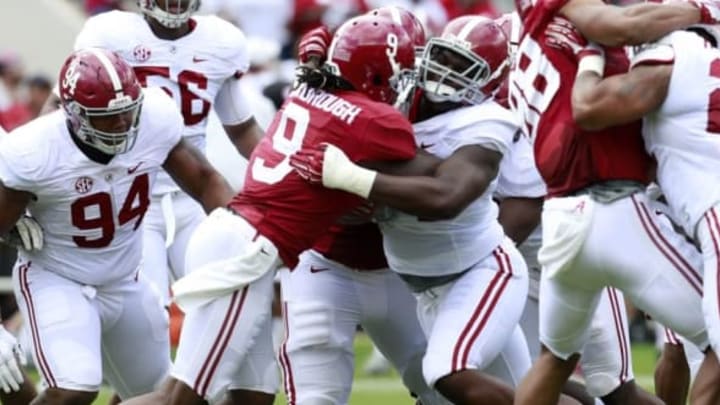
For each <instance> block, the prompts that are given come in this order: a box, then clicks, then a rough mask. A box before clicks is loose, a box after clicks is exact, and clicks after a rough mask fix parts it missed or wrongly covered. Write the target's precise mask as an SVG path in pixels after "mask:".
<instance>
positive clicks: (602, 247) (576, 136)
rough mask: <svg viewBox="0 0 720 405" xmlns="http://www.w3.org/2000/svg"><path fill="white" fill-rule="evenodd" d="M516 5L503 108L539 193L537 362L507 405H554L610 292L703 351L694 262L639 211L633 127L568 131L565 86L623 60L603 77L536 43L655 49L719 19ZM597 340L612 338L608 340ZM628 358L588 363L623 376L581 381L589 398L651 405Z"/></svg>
mask: <svg viewBox="0 0 720 405" xmlns="http://www.w3.org/2000/svg"><path fill="white" fill-rule="evenodd" d="M516 5H517V10H518V12H519V14H520V17H521V19H522V21H523V24H524V27H523V28H524V29H523V31H524V35H523V37H522V39H521V43H520V45H519V48H518V53H517V57H516V61H517V64H516V69H515V71H514V72H513V74H512V83H511V85H510V104H511V106H512V107H513V109H514V110H515V111H517V112H518V114H520V119H521V122H522V123H523V125H522V128H523V131H524V134H525V135H526V136H528V137H530V139H531V140H532V141H533V142H534V151H535V161H536V164H537V167H538V169H539V171H540V174H541V175H542V177H543V179H544V180H545V183H546V184H547V186H548V199H546V201H545V203H544V207H543V218H542V222H543V242H542V243H543V245H542V247H541V249H540V252H539V260H540V264H541V265H542V267H543V271H542V276H541V284H540V294H541V296H542V297H543V298H542V299H541V300H540V339H541V342H542V344H543V351H542V352H541V354H540V357H539V358H538V360H537V361H536V362H535V363H534V364H533V367H532V369H531V371H530V373H529V374H528V376H527V377H526V378H525V379H524V380H523V383H522V384H521V386H520V387H519V389H518V394H517V399H516V402H517V403H518V404H551V403H552V404H554V403H556V402H557V400H558V395H559V392H560V390H561V388H562V386H563V385H564V383H565V381H566V380H567V378H568V377H569V376H570V374H571V373H572V372H573V371H574V369H575V365H576V363H577V361H578V357H579V352H580V351H581V350H582V348H583V345H584V344H585V341H586V340H587V339H588V337H589V336H590V332H589V331H590V325H591V321H592V318H593V316H594V313H595V311H596V308H597V305H598V302H599V298H600V296H601V295H602V294H603V291H605V287H606V286H607V285H611V286H613V287H616V288H618V289H620V290H622V291H623V292H624V293H625V294H626V295H627V296H628V297H629V298H630V299H632V301H633V303H634V304H636V305H637V306H638V307H639V308H641V309H643V310H645V311H646V312H647V313H649V314H651V315H652V316H653V318H656V319H658V320H660V321H661V322H662V323H663V324H665V325H667V326H670V327H672V328H673V329H675V330H677V331H678V332H680V333H681V334H684V335H685V336H686V337H687V338H688V339H690V340H691V341H693V342H694V343H695V344H698V345H700V346H701V347H706V346H707V334H706V333H705V331H704V328H703V320H702V312H701V311H700V302H701V295H700V292H701V289H702V277H701V276H700V275H699V274H698V271H697V270H698V268H699V263H694V261H696V256H697V255H696V254H695V253H694V252H693V247H692V246H691V245H689V244H688V243H687V242H686V241H685V240H684V239H683V238H682V236H680V235H678V234H676V233H675V232H674V230H673V229H672V228H671V227H670V226H668V225H667V224H665V223H664V222H662V221H659V220H658V218H657V217H656V216H654V215H652V214H651V213H650V212H649V210H648V209H647V199H646V196H645V192H644V191H645V186H646V185H647V183H648V180H649V178H648V176H649V168H650V158H649V156H648V155H647V154H646V153H645V151H644V148H643V144H642V139H641V137H640V122H639V121H635V122H631V123H628V124H626V125H622V126H616V127H612V128H607V129H605V130H602V131H596V132H588V131H585V130H582V129H581V128H579V127H578V126H577V124H576V123H575V122H574V119H573V112H572V106H571V90H572V80H568V79H567V78H572V77H575V75H576V73H577V72H582V71H585V70H600V71H601V72H602V71H603V69H604V68H606V73H607V74H608V75H612V74H617V73H621V72H624V71H625V70H626V69H627V67H628V60H627V58H626V56H625V52H624V50H623V49H622V48H607V50H606V58H607V64H606V66H605V65H602V66H601V64H600V63H598V62H599V60H598V58H597V55H593V51H592V50H591V49H584V48H583V49H579V48H578V49H576V51H577V52H570V53H567V52H563V51H562V50H558V49H556V48H553V47H552V46H550V45H549V44H548V43H546V41H545V40H546V33H545V30H546V28H547V26H548V24H550V22H551V21H552V20H553V18H554V17H555V16H556V15H558V14H562V15H564V16H565V17H567V18H568V19H569V20H571V21H572V22H573V23H575V24H576V25H577V27H578V29H579V30H580V31H581V32H582V33H583V34H585V35H587V36H588V37H590V38H592V39H594V40H596V41H599V42H600V43H602V44H604V45H608V46H622V45H625V44H640V43H643V42H646V41H648V40H653V39H657V38H658V37H661V36H662V35H664V34H666V33H668V32H670V31H672V30H673V29H676V28H681V27H683V26H686V25H689V24H693V23H696V22H699V21H706V22H711V21H712V22H715V21H717V16H718V13H717V5H715V4H714V3H712V2H690V3H671V4H636V5H633V6H629V7H615V6H611V5H607V4H604V3H603V2H601V1H596V0H592V1H579V0H568V1H566V0H559V1H555V0H538V1H531V0H525V1H518V2H516ZM638 27H642V28H641V29H638ZM585 56H594V57H591V58H585ZM579 60H580V62H581V63H580V65H578V61H579ZM541 112H542V114H541ZM618 298H619V297H618ZM667 302H673V305H671V306H668V305H667ZM689 308H690V309H693V308H694V309H695V310H689ZM603 339H607V340H608V341H609V340H610V339H616V337H613V336H612V332H611V331H607V334H606V336H605V337H604V338H603ZM623 347H624V346H623V345H620V346H619V348H620V349H622V348H623ZM628 355H629V354H628V353H627V352H624V351H622V350H621V351H619V352H610V351H608V352H607V353H605V354H598V355H597V357H596V359H595V360H593V361H592V364H588V362H586V363H585V364H588V367H590V368H591V369H592V370H595V369H600V368H603V367H604V364H605V362H607V361H617V360H615V359H620V360H619V361H620V362H622V363H623V364H627V366H625V367H623V369H622V370H623V371H622V372H621V373H620V374H616V375H605V376H600V377H602V378H598V379H596V380H595V382H592V381H588V383H589V384H588V391H589V393H590V394H592V395H593V396H599V397H602V399H603V401H604V402H606V403H618V404H624V403H633V404H635V403H637V404H643V403H657V399H654V398H649V397H647V396H646V395H645V394H644V393H642V392H641V391H640V390H639V389H637V387H636V385H635V384H634V382H633V381H632V379H631V378H632V376H631V374H630V373H629V371H628V370H629V369H628V367H629V362H627V358H628ZM708 358H709V357H708ZM585 371H586V372H587V369H585ZM701 374H702V373H701ZM706 376H711V374H706ZM701 378H702V375H701V376H700V377H699V379H701ZM713 378H714V377H713Z"/></svg>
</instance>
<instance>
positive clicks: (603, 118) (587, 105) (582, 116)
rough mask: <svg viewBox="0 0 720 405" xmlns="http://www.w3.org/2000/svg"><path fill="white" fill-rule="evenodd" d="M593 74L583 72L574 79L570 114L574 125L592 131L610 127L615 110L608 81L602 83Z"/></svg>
mask: <svg viewBox="0 0 720 405" xmlns="http://www.w3.org/2000/svg"><path fill="white" fill-rule="evenodd" d="M602 79H603V78H602V76H599V75H598V74H596V73H595V72H585V73H582V74H580V75H578V76H577V77H576V78H575V84H574V85H573V90H572V112H573V119H574V120H575V123H576V124H577V125H578V126H580V128H582V129H587V130H593V129H602V128H604V127H605V126H610V125H611V124H610V121H612V120H613V119H614V112H615V110H616V109H617V104H613V103H617V102H618V101H617V100H616V97H614V96H613V94H614V92H613V91H612V90H611V88H612V87H613V86H612V83H611V82H612V81H611V80H610V79H608V80H606V81H605V82H603V80H602Z"/></svg>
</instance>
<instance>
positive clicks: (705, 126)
mask: <svg viewBox="0 0 720 405" xmlns="http://www.w3.org/2000/svg"><path fill="white" fill-rule="evenodd" d="M567 28H568V26H567V25H566V24H564V23H562V22H561V24H560V25H557V24H555V25H554V26H551V29H552V30H553V34H554V38H557V39H558V40H559V41H560V42H559V45H561V46H563V47H564V49H567V47H574V46H579V47H584V46H586V45H587V43H586V42H585V41H584V39H583V38H582V37H581V36H579V35H556V34H557V32H558V31H557V30H558V29H563V30H564V29H567ZM718 40H720V35H718V32H717V31H716V29H715V27H712V26H700V25H698V26H693V27H690V28H688V29H687V30H681V31H676V32H673V33H672V34H670V35H668V36H666V37H664V38H662V39H661V40H660V41H658V42H655V43H650V44H647V45H644V46H641V47H638V48H637V49H636V52H635V55H634V57H633V59H632V65H631V69H630V71H629V72H628V73H627V74H623V75H616V76H613V77H608V78H607V79H604V80H603V78H602V75H601V74H599V73H600V72H595V71H586V72H583V73H582V74H580V75H578V78H577V80H576V83H575V85H574V87H573V113H574V115H575V117H576V122H577V123H578V124H579V125H581V126H582V127H583V128H587V129H601V128H604V127H606V126H612V125H618V124H623V123H625V122H628V121H633V120H636V119H639V118H643V117H644V119H643V138H644V140H645V148H646V149H647V151H648V152H649V153H651V154H652V155H653V156H655V158H656V159H657V161H658V168H657V181H658V184H659V185H660V189H661V190H662V192H663V195H664V196H665V200H666V201H667V203H668V205H669V207H670V213H671V217H672V218H673V219H674V220H676V221H677V222H678V223H679V224H680V225H681V226H682V228H683V230H684V232H685V233H686V234H687V235H691V237H693V238H695V239H696V241H697V244H698V246H699V247H700V249H701V251H702V255H703V259H704V274H705V277H704V284H703V292H704V294H703V298H702V299H703V313H704V314H705V323H706V325H707V328H708V334H709V338H710V343H711V345H712V348H713V349H714V351H715V352H717V350H719V349H720V314H719V313H718V302H720V299H718V294H717V291H718V286H717V284H718V274H720V270H719V269H720V266H718V256H719V255H718V252H719V250H718V246H720V245H718V243H717V241H718V237H719V236H718V235H720V233H718V229H720V228H719V223H718V220H717V214H716V210H717V208H716V206H717V204H718V201H720V194H718V192H717V190H716V189H717V187H715V185H716V184H718V183H720V179H718V178H717V176H716V175H715V173H716V169H717V167H716V166H717V161H718V158H720V154H718V153H717V150H718V149H717V148H718V144H717V140H716V139H715V134H716V133H718V132H720V130H719V128H720V126H718V124H717V123H718V120H717V117H716V114H715V112H714V111H715V110H716V107H717V106H718V100H717V97H716V94H717V92H718V88H720V80H718V77H720V73H719V72H718V71H717V67H718V66H720V51H718V49H717V46H718ZM611 103H622V104H616V105H623V109H617V108H614V107H612V104H611ZM685 310H686V311H689V310H690V308H685ZM668 337H669V340H670V341H671V342H672V341H673V334H672V331H670V332H669V335H668ZM675 339H676V338H675ZM706 363H707V362H706ZM701 367H708V365H707V364H705V365H704V366H701ZM702 370H703V369H702V368H701V372H702ZM700 383H701V384H702V383H703V381H702V380H700ZM698 388H699V389H698V391H699V392H698V393H696V395H695V396H694V397H692V399H691V400H692V401H693V403H717V401H718V400H720V395H719V394H718V393H717V390H715V389H713V384H709V382H708V385H707V386H705V387H702V386H700V387H698ZM700 388H705V390H700ZM679 399H680V400H681V401H683V402H684V398H679Z"/></svg>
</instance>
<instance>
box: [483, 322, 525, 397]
mask: <svg viewBox="0 0 720 405" xmlns="http://www.w3.org/2000/svg"><path fill="white" fill-rule="evenodd" d="M530 365H531V361H530V352H529V351H528V348H527V341H526V340H525V334H524V332H523V330H522V328H521V327H520V326H519V325H518V326H516V327H515V329H514V330H513V332H512V334H511V335H510V336H509V337H508V339H507V341H506V344H505V347H503V349H502V350H501V351H500V353H499V354H498V355H497V357H495V360H493V361H492V362H490V364H489V365H488V366H487V367H485V370H484V371H485V372H486V373H488V374H490V375H492V376H494V377H497V378H499V379H500V380H501V381H503V382H505V383H507V384H508V385H510V386H511V387H517V386H518V384H520V381H521V380H522V379H523V377H525V374H527V372H528V371H529V370H530Z"/></svg>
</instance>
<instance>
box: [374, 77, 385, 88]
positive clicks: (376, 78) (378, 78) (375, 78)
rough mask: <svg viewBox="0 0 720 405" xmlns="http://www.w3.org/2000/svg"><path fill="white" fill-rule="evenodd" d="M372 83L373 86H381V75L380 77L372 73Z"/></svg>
mask: <svg viewBox="0 0 720 405" xmlns="http://www.w3.org/2000/svg"><path fill="white" fill-rule="evenodd" d="M372 84H374V85H375V86H381V85H382V84H383V79H382V77H380V75H374V76H373V78H372Z"/></svg>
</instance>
